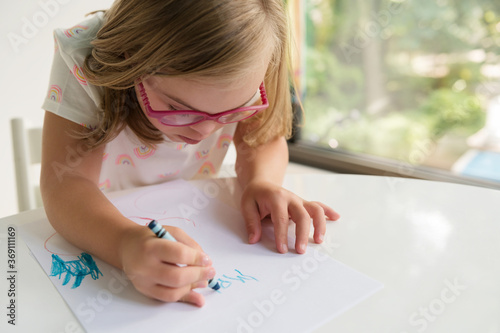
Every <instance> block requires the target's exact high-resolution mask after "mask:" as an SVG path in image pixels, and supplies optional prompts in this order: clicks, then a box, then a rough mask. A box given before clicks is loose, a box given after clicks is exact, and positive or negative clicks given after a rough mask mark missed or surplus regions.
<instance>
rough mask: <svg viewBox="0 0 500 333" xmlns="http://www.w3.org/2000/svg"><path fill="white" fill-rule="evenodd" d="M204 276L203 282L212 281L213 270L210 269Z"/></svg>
mask: <svg viewBox="0 0 500 333" xmlns="http://www.w3.org/2000/svg"><path fill="white" fill-rule="evenodd" d="M205 274H206V275H205V280H210V279H213V278H214V277H215V268H213V267H210V268H209V269H207V272H206V273H205Z"/></svg>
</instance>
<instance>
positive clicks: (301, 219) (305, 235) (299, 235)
mask: <svg viewBox="0 0 500 333" xmlns="http://www.w3.org/2000/svg"><path fill="white" fill-rule="evenodd" d="M289 211H290V217H291V219H292V221H294V222H295V251H297V253H300V254H303V253H305V252H306V248H307V242H308V241H309V230H310V228H311V218H310V216H309V214H308V213H307V210H306V209H305V208H304V206H303V205H302V204H300V205H290V207H289Z"/></svg>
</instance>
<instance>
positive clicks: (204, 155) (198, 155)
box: [196, 149, 210, 160]
mask: <svg viewBox="0 0 500 333" xmlns="http://www.w3.org/2000/svg"><path fill="white" fill-rule="evenodd" d="M208 155H210V149H205V150H202V151H197V152H196V159H197V160H202V159H206V158H207V157H208Z"/></svg>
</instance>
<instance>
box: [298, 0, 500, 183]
mask: <svg viewBox="0 0 500 333" xmlns="http://www.w3.org/2000/svg"><path fill="white" fill-rule="evenodd" d="M302 6H303V7H304V9H305V10H303V13H305V14H304V15H305V17H304V23H303V24H304V25H305V37H304V40H305V41H304V43H303V47H302V50H301V55H302V57H303V58H304V59H303V64H304V65H303V66H304V68H302V72H303V73H305V74H304V75H303V76H302V78H301V80H302V94H303V104H304V109H305V115H306V119H307V120H306V122H305V126H304V128H303V129H302V131H301V140H302V141H305V142H307V143H312V144H315V145H318V146H322V147H327V148H328V149H332V150H340V151H348V152H353V153H358V154H367V155H372V156H378V157H383V158H388V159H391V160H395V161H398V162H399V163H405V164H410V165H412V166H417V167H418V166H427V167H433V168H437V169H440V170H448V171H452V172H454V173H457V174H460V175H465V176H474V177H484V178H489V179H496V180H497V181H500V155H499V154H500V56H499V55H500V1H497V0H476V1H466V0H455V1H453V0H399V1H389V0H363V1H351V0H304V1H303V2H302ZM478 170H479V174H477V172H476V171H478Z"/></svg>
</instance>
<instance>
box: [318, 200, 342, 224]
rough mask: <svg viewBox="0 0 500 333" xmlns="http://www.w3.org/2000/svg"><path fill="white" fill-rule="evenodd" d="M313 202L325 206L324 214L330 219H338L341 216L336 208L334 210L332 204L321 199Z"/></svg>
mask: <svg viewBox="0 0 500 333" xmlns="http://www.w3.org/2000/svg"><path fill="white" fill-rule="evenodd" d="M312 202H314V203H316V204H318V205H320V206H321V208H323V211H324V214H325V215H326V217H327V218H328V219H329V220H330V221H337V220H338V219H339V218H340V214H339V213H337V212H336V211H335V210H333V208H331V207H330V206H327V205H325V204H324V203H322V202H319V201H312Z"/></svg>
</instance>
